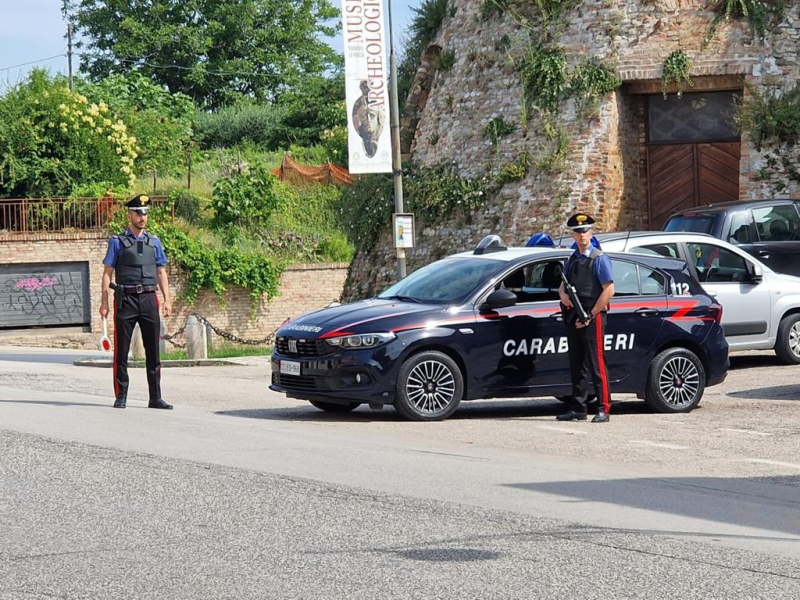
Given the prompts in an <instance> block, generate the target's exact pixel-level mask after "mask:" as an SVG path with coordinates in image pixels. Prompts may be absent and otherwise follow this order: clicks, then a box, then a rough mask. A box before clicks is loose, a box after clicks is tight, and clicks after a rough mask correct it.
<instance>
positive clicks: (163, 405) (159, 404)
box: [147, 398, 172, 410]
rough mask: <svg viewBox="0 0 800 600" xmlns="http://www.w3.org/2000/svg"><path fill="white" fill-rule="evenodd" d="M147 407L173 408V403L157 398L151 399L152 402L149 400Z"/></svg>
mask: <svg viewBox="0 0 800 600" xmlns="http://www.w3.org/2000/svg"><path fill="white" fill-rule="evenodd" d="M147 408H162V409H164V410H172V404H167V403H166V402H164V401H163V400H162V399H161V398H156V399H155V400H150V402H148V404H147Z"/></svg>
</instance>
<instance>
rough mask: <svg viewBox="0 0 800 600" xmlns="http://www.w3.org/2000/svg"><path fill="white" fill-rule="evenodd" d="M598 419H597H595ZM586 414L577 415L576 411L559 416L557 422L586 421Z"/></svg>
mask: <svg viewBox="0 0 800 600" xmlns="http://www.w3.org/2000/svg"><path fill="white" fill-rule="evenodd" d="M595 418H597V417H595ZM585 420H586V413H576V412H575V411H574V410H570V411H568V412H565V413H564V414H563V415H558V416H557V417H556V421H585Z"/></svg>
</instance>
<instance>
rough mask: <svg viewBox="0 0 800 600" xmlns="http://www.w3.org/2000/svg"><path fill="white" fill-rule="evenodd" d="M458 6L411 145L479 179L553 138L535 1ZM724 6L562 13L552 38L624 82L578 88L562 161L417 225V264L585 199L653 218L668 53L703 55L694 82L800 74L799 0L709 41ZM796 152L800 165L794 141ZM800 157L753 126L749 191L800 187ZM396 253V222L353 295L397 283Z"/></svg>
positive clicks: (546, 218)
mask: <svg viewBox="0 0 800 600" xmlns="http://www.w3.org/2000/svg"><path fill="white" fill-rule="evenodd" d="M455 4H456V7H457V10H456V11H455V14H454V15H453V16H448V17H447V18H445V21H444V23H443V25H442V28H441V30H440V32H439V36H438V38H437V39H436V40H434V45H435V46H436V48H437V49H438V48H441V49H442V53H445V52H451V51H452V52H454V54H455V65H454V66H453V68H452V69H451V70H449V71H448V72H442V71H439V72H437V73H436V74H435V76H434V77H433V80H432V85H431V89H430V92H429V93H428V92H427V90H425V93H426V94H427V97H426V102H424V107H423V109H422V111H421V114H419V115H418V120H417V122H416V131H415V132H414V135H413V143H412V145H411V151H412V156H413V159H414V161H415V162H416V163H418V164H421V165H425V166H436V165H442V164H445V163H447V164H453V165H454V166H456V168H457V169H458V171H459V173H460V174H461V175H462V176H465V177H477V176H483V175H485V174H486V173H488V172H491V169H492V168H495V169H496V168H497V166H498V165H504V164H508V163H511V162H513V161H514V160H515V159H516V158H518V157H519V156H520V155H521V153H523V152H529V153H530V154H531V155H532V156H534V157H537V156H542V155H546V153H547V152H548V151H549V149H550V148H549V144H550V143H549V142H548V140H547V139H545V138H544V137H543V136H542V135H541V133H540V132H541V130H542V128H541V122H540V121H538V120H537V118H536V116H535V115H527V118H523V117H524V116H525V115H524V114H523V95H522V84H521V78H520V75H519V65H520V64H521V61H522V58H523V57H524V53H525V51H526V48H527V47H528V46H529V45H530V44H531V43H532V42H535V41H537V40H538V39H539V32H540V31H541V23H537V21H536V18H535V17H531V14H530V12H529V13H526V14H527V16H529V17H530V19H529V21H528V23H527V24H526V25H525V26H523V25H520V24H519V23H517V22H516V21H515V20H514V19H513V18H512V17H511V16H510V15H509V14H508V13H505V14H502V15H497V14H495V15H494V16H492V17H490V18H488V19H482V18H481V16H480V15H481V9H482V6H483V4H484V0H456V2H455ZM530 10H532V9H529V11H530ZM714 16H715V13H713V12H711V11H710V10H709V8H708V3H707V2H706V1H705V0H667V1H659V2H652V1H650V0H629V1H619V0H587V1H584V2H580V3H579V5H578V6H577V7H576V8H574V9H573V10H571V11H569V12H567V13H566V14H565V15H564V17H563V21H562V22H555V23H552V24H551V25H550V31H551V33H552V34H553V36H554V42H555V43H556V44H558V45H560V46H562V47H563V48H564V49H565V52H566V55H567V60H568V62H569V63H570V65H572V66H574V65H575V64H577V63H579V62H582V61H585V60H587V59H589V58H596V59H599V60H601V61H603V62H604V63H605V64H607V65H609V66H610V67H612V68H613V69H615V70H616V72H617V73H618V75H619V76H620V77H621V79H622V81H623V85H622V87H621V88H619V89H618V90H617V91H616V92H613V93H611V94H609V95H608V97H606V98H604V99H603V101H602V103H601V106H600V107H599V108H598V110H597V111H596V112H595V113H594V114H589V115H587V114H585V112H584V111H582V110H581V108H580V107H579V106H577V105H576V103H575V102H574V101H573V100H569V101H566V102H564V103H563V105H562V106H561V108H560V113H559V114H558V120H559V123H560V124H561V125H563V126H564V127H565V128H566V131H567V134H568V138H569V148H568V156H567V160H566V164H565V166H564V167H563V168H562V169H560V170H558V171H556V172H552V173H548V172H542V171H537V170H536V169H532V170H531V172H530V173H529V174H528V176H527V177H526V178H525V179H524V180H522V181H519V182H513V183H510V184H506V185H505V186H504V187H503V188H502V189H501V190H500V191H499V193H497V194H496V195H495V197H493V198H490V199H489V200H488V202H487V204H486V206H485V208H484V209H483V210H479V211H476V212H475V213H474V214H472V215H471V216H470V218H469V219H468V220H467V222H464V220H452V221H449V222H442V223H418V226H419V230H418V231H417V243H418V246H417V247H416V248H414V249H413V250H411V251H407V256H408V267H409V271H412V270H413V269H415V268H417V267H419V266H421V265H424V264H427V263H428V262H430V261H431V260H434V259H436V258H439V257H440V256H443V255H446V254H450V253H453V252H457V251H461V250H465V249H469V248H472V247H474V246H475V244H477V242H478V241H479V240H480V239H481V238H482V237H483V236H484V235H486V234H487V233H497V234H500V235H501V236H502V237H503V238H504V240H505V242H506V243H507V244H520V243H522V242H524V241H525V240H526V239H527V238H528V236H529V235H530V234H531V233H532V232H535V231H540V230H545V231H549V232H551V233H554V234H558V232H560V231H561V230H562V227H563V225H562V224H563V222H564V219H565V216H567V215H569V214H570V213H572V212H574V211H575V210H579V209H580V210H585V211H588V212H590V213H591V214H593V215H595V217H596V218H597V219H598V223H599V226H598V228H599V229H600V230H615V229H647V228H648V227H649V220H648V219H649V217H648V198H647V193H648V192H647V179H646V177H647V170H646V150H645V147H644V141H645V102H644V98H645V96H644V95H645V94H655V93H660V91H661V82H660V79H661V74H662V65H663V63H664V60H665V59H666V58H667V56H669V54H670V53H671V52H673V51H674V50H678V49H682V50H684V52H686V53H687V54H688V56H689V57H690V59H691V60H692V67H691V70H690V75H691V76H692V77H693V78H694V80H695V88H694V89H695V90H714V89H734V88H735V89H742V88H743V86H744V85H745V84H746V85H747V86H753V87H754V88H756V89H763V86H771V85H779V86H789V87H790V86H792V85H794V84H795V83H797V82H798V80H800V61H798V58H797V57H798V55H799V54H800V5H798V3H793V5H790V6H788V8H787V11H786V14H785V16H784V19H783V21H782V23H781V24H780V25H779V26H778V27H776V28H775V29H774V30H772V31H770V32H768V33H767V36H766V39H764V40H759V39H754V37H753V34H752V32H751V30H750V25H749V23H747V22H746V20H743V21H739V20H733V19H732V20H729V21H722V23H721V24H720V26H719V29H718V31H717V34H716V36H715V37H714V38H713V39H712V40H711V42H710V43H709V44H708V45H707V46H706V47H704V46H703V41H704V39H705V38H706V35H707V33H708V31H709V27H710V25H711V22H712V20H713V18H714ZM501 40H503V41H504V42H507V47H502V44H500V41H501ZM423 67H424V70H425V73H424V75H425V77H424V78H423V77H419V78H418V79H420V80H425V81H428V80H429V79H430V66H429V65H428V64H427V62H426V63H425V64H424V65H423ZM671 91H674V86H673V87H672V89H671ZM689 91H692V89H690V90H689ZM746 93H747V92H746V91H745V94H746ZM416 101H417V102H418V103H419V100H418V99H417V100H416ZM420 104H422V103H420ZM496 117H501V118H503V120H504V121H505V122H506V123H510V124H513V125H515V126H516V128H515V131H514V132H513V133H511V134H509V135H508V136H506V137H504V138H503V139H502V140H501V141H500V143H499V144H498V145H497V148H493V147H492V145H491V142H490V141H489V140H488V139H486V136H485V135H484V131H483V130H484V125H485V124H486V123H487V122H488V121H489V120H491V119H493V118H496ZM410 122H411V121H408V122H407V124H408V123H410ZM407 137H408V134H407ZM790 156H791V159H792V160H793V161H794V162H793V164H794V165H796V164H797V160H796V159H798V158H800V156H798V153H797V150H796V149H795V150H794V151H793V154H791V155H790ZM791 164H792V162H791V161H790V162H789V163H787V164H775V161H770V160H769V152H768V151H766V150H757V149H756V148H754V146H753V144H752V143H751V142H750V141H749V140H748V139H747V137H746V136H744V137H743V139H742V143H741V162H740V182H739V190H740V199H742V200H747V199H756V198H764V197H792V196H794V197H797V196H800V181H797V180H794V181H793V180H791V178H786V174H787V171H788V170H791V169H792V166H791ZM777 181H787V182H788V185H787V186H786V187H781V184H778V185H776V182H777ZM387 225H388V224H387ZM394 262H395V252H394V248H393V247H392V246H391V239H390V237H389V234H388V232H387V233H386V234H385V235H384V236H381V238H380V240H379V242H378V244H377V246H376V248H375V250H374V251H372V252H369V253H359V254H358V255H357V257H356V259H355V260H354V262H353V264H352V267H351V272H350V274H349V277H348V283H347V285H346V287H345V298H347V299H356V298H360V297H363V296H367V295H371V294H373V293H375V292H376V291H378V290H380V289H382V288H383V287H385V286H386V285H387V284H389V283H391V282H392V281H393V279H394V273H395V268H394Z"/></svg>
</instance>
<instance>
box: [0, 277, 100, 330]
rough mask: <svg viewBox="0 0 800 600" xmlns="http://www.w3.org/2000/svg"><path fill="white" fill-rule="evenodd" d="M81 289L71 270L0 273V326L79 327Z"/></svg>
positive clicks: (82, 311)
mask: <svg viewBox="0 0 800 600" xmlns="http://www.w3.org/2000/svg"><path fill="white" fill-rule="evenodd" d="M84 286H85V282H84V278H83V277H82V276H81V273H80V272H79V271H75V270H73V271H64V272H44V271H41V272H32V273H31V272H27V273H20V272H19V271H18V272H16V273H3V272H0V327H35V326H41V325H79V324H83V323H85V322H86V321H87V318H86V310H85V308H86V307H85V306H84V297H85V293H84Z"/></svg>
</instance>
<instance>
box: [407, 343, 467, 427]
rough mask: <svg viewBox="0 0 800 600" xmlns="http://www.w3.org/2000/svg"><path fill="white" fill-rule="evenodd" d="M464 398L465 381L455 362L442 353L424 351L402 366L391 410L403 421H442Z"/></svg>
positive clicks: (411, 357)
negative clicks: (399, 415)
mask: <svg viewBox="0 0 800 600" xmlns="http://www.w3.org/2000/svg"><path fill="white" fill-rule="evenodd" d="M463 395H464V378H463V377H462V375H461V370H460V369H459V368H458V365H457V364H456V362H455V361H454V360H453V359H452V358H450V357H449V356H447V354H445V353H443V352H438V351H436V350H427V351H425V352H419V353H418V354H414V355H412V356H410V357H409V358H408V359H406V361H405V362H404V363H403V364H402V365H401V367H400V371H399V373H398V375H397V389H396V395H395V401H394V407H395V409H396V410H397V412H399V413H400V414H401V415H402V416H403V417H405V418H406V419H411V420H413V421H441V420H443V419H446V418H447V417H449V416H450V415H452V414H453V413H454V412H455V411H456V409H457V408H458V405H459V403H460V402H461V398H462V396H463Z"/></svg>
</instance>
